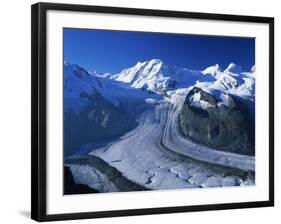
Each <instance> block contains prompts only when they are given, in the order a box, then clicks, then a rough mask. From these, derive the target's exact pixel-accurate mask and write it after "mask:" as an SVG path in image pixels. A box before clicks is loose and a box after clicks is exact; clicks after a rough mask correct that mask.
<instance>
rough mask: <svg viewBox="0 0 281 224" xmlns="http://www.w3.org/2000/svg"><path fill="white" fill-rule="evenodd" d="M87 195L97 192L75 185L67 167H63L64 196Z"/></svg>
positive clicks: (81, 185) (87, 187)
mask: <svg viewBox="0 0 281 224" xmlns="http://www.w3.org/2000/svg"><path fill="white" fill-rule="evenodd" d="M88 193H98V191H97V190H95V189H93V188H91V187H89V186H87V185H85V184H76V183H75V181H74V179H73V176H72V173H71V171H70V169H69V167H67V166H64V194H88Z"/></svg>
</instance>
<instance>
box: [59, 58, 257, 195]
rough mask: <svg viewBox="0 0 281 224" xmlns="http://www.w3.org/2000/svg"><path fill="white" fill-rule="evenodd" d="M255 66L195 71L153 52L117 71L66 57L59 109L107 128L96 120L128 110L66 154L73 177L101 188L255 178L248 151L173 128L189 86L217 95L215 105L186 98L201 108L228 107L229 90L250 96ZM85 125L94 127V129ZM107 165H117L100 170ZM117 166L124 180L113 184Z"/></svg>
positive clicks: (222, 182)
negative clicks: (117, 124) (116, 127)
mask: <svg viewBox="0 0 281 224" xmlns="http://www.w3.org/2000/svg"><path fill="white" fill-rule="evenodd" d="M255 72H256V69H255V67H254V66H253V68H252V69H251V70H250V71H244V70H243V69H242V67H241V66H239V65H236V64H234V63H230V64H229V66H228V67H227V68H226V69H225V70H221V68H220V66H219V65H213V66H210V67H207V68H206V69H204V70H203V71H196V70H192V69H187V68H178V67H176V66H170V65H167V64H165V63H164V62H163V61H162V60H160V59H152V60H147V61H144V62H137V63H136V64H135V65H134V66H133V67H129V68H126V69H124V70H122V71H121V72H120V73H118V74H110V73H105V74H100V73H98V72H96V71H86V70H85V69H83V68H81V67H80V66H78V65H75V64H70V63H68V62H65V63H64V85H65V86H64V107H65V113H70V112H71V113H75V114H76V115H75V116H77V117H78V118H79V117H81V116H85V117H86V118H87V117H89V116H90V115H92V117H91V120H90V121H89V122H92V121H93V120H94V122H96V123H95V124H97V125H100V126H101V129H99V130H100V132H102V131H104V132H105V133H106V132H107V131H108V130H109V129H106V128H107V126H106V125H105V127H104V128H103V127H102V125H103V124H107V123H106V122H108V121H110V122H113V121H111V120H110V118H111V117H113V116H114V115H115V114H116V113H117V114H118V116H119V114H123V116H124V117H126V118H130V119H125V118H122V119H124V122H123V123H126V125H128V127H129V128H124V131H123V132H117V134H116V135H112V136H113V137H112V136H111V137H109V138H105V137H104V136H103V138H100V139H96V140H93V141H92V142H91V141H90V140H89V139H87V142H83V141H84V140H81V141H80V142H79V144H77V149H76V150H75V151H74V152H73V151H72V152H71V153H70V154H67V156H65V165H66V166H69V167H70V169H71V171H72V173H73V177H74V179H75V181H76V182H77V183H81V184H86V185H88V186H90V187H91V186H92V187H94V188H95V189H98V190H99V191H100V192H115V191H130V189H131V190H132V191H134V190H144V189H151V190H158V189H179V188H197V187H200V188H202V187H226V186H246V185H247V186H248V185H254V184H255V156H254V155H244V154H239V153H233V152H229V151H224V150H217V149H216V148H212V147H209V146H207V145H204V144H200V143H198V142H195V141H193V140H192V139H189V138H186V137H185V136H183V134H182V133H181V131H180V128H179V114H180V111H181V108H182V107H183V104H184V102H185V99H186V96H187V95H188V93H190V91H191V90H192V89H193V88H200V89H202V90H204V91H205V92H207V93H209V94H211V95H212V96H214V97H215V98H216V99H217V101H216V102H217V103H216V105H215V106H213V105H211V104H210V103H209V102H207V101H204V100H202V97H201V96H200V93H198V94H199V95H198V94H197V95H194V96H192V98H191V99H192V105H193V106H195V107H198V108H199V109H200V110H208V109H209V108H210V107H218V108H219V107H228V106H229V101H230V100H231V97H232V96H235V97H239V98H241V99H243V100H245V101H247V102H248V101H249V102H254V100H255ZM81 96H82V97H81ZM83 96H86V97H83ZM97 96H98V98H97ZM95 99H99V101H95ZM97 104H101V105H107V111H105V112H104V113H105V114H103V110H102V109H101V111H99V114H98V115H99V116H98V117H97V118H96V117H94V115H93V114H94V112H93V111H96V107H100V105H97ZM89 105H90V106H89ZM89 108H90V109H89ZM85 111H87V113H86V115H85ZM116 111H117V112H116ZM86 118H85V119H86ZM98 118H99V119H101V121H102V122H100V121H96V120H98ZM75 119H76V118H75ZM83 119H84V118H83ZM120 119H121V118H120ZM71 121H72V120H71ZM75 121H76V120H75ZM94 127H96V126H94ZM79 130H80V129H79ZM81 130H82V131H83V129H81ZM87 132H90V133H91V134H92V135H93V136H94V135H97V134H96V132H95V129H89V130H88V131H87ZM73 133H75V132H73ZM87 134H89V133H87ZM75 137H76V136H73V138H75ZM65 140H67V139H65ZM79 145H80V146H79ZM64 150H67V149H64ZM97 159H99V160H101V161H102V163H101V164H102V165H100V166H99V167H98V168H97V167H96V166H95V165H93V164H94V161H97ZM91 160H92V162H91ZM85 161H87V162H85ZM106 167H109V169H110V170H115V169H116V171H114V172H113V171H112V172H113V174H110V175H109V174H106V173H102V172H103V171H104V170H106ZM117 171H118V178H120V179H121V180H122V181H123V182H124V185H127V186H116V183H119V182H118V181H117V182H116V175H117V174H116V173H117ZM129 186H130V187H129ZM132 186H133V187H132ZM136 186H137V187H136ZM139 186H142V187H143V189H142V188H140V187H139Z"/></svg>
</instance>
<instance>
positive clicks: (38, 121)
mask: <svg viewBox="0 0 281 224" xmlns="http://www.w3.org/2000/svg"><path fill="white" fill-rule="evenodd" d="M48 10H63V11H75V12H100V13H111V14H124V15H141V16H158V17H159V16H162V17H174V18H191V19H205V20H217V21H234V22H253V23H264V24H268V25H269V34H268V35H269V49H268V50H269V59H268V60H269V75H270V77H269V108H268V109H269V133H268V134H269V200H267V201H256V202H243V203H226V204H211V205H210V204H208V205H196V206H177V207H160V208H145V209H130V210H114V211H101V212H84V213H69V214H52V215H49V214H47V213H46V175H47V174H46V144H47V139H46V127H47V120H46V118H47V114H46V96H47V93H46V89H47V88H46V69H47V68H46V47H47V46H46V32H47V31H46V13H47V11H48ZM31 26H32V31H31V36H32V38H31V39H32V40H31V41H32V46H31V59H32V65H31V73H32V105H31V109H32V110H31V111H32V114H31V121H32V124H31V125H32V141H31V142H32V156H31V161H32V164H31V175H32V180H31V195H32V198H31V218H32V219H34V220H36V221H55V220H70V219H72V220H73V219H86V218H102V217H116V216H133V215H147V214H161V213H178V212H193V211H206V210H222V209H238V208H254V207H267V206H274V18H271V17H255V16H240V15H224V14H210V13H195V12H183V11H164V10H151V9H137V8H119V7H103V6H89V5H73V4H56V3H37V4H34V5H32V18H31Z"/></svg>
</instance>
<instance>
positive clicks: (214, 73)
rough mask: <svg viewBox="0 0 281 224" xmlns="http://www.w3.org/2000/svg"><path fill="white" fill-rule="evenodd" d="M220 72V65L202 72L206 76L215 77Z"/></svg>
mask: <svg viewBox="0 0 281 224" xmlns="http://www.w3.org/2000/svg"><path fill="white" fill-rule="evenodd" d="M219 72H220V66H219V65H218V64H215V65H213V66H209V67H207V68H205V69H204V70H203V71H202V73H203V74H204V75H207V74H210V75H212V76H214V77H216V76H217V74H218V73H219Z"/></svg>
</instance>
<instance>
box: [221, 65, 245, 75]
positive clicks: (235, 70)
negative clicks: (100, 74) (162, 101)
mask: <svg viewBox="0 0 281 224" xmlns="http://www.w3.org/2000/svg"><path fill="white" fill-rule="evenodd" d="M242 72H244V70H243V69H242V67H241V66H240V65H236V64H235V63H230V64H229V65H228V66H227V68H226V69H225V70H224V73H236V74H239V73H242Z"/></svg>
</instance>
